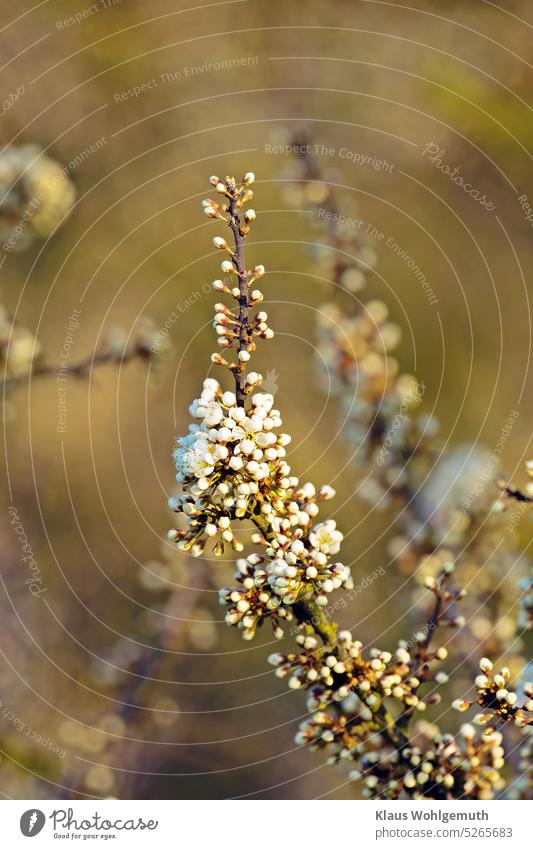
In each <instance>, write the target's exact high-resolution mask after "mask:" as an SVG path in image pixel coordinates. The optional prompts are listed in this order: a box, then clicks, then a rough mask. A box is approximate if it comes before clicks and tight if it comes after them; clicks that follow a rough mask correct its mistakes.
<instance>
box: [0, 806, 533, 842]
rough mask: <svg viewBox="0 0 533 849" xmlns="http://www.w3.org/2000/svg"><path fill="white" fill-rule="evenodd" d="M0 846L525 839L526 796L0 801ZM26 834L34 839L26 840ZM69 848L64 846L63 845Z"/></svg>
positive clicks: (528, 838)
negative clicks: (393, 799)
mask: <svg viewBox="0 0 533 849" xmlns="http://www.w3.org/2000/svg"><path fill="white" fill-rule="evenodd" d="M1 804H2V808H1V816H2V846H5V847H9V849H12V847H17V846H26V847H28V846H32V847H35V849H40V847H43V849H44V847H48V846H55V847H57V846H61V845H63V844H64V843H65V842H66V841H67V840H69V841H71V842H74V843H78V844H79V845H80V846H81V845H84V846H87V845H93V846H94V845H97V846H102V845H111V846H117V847H119V846H120V847H129V846H143V847H152V846H154V847H157V848H158V849H160V847H164V848H165V849H166V847H172V849H179V847H180V846H182V845H184V846H187V847H192V849H208V847H216V849H240V847H241V846H242V847H246V849H272V847H273V846H279V847H280V849H286V847H290V846H291V845H292V846H294V847H295V849H297V847H300V846H302V845H305V844H304V841H308V842H309V846H317V845H322V846H323V847H326V849H328V847H338V846H343V847H345V849H361V847H363V849H368V846H369V845H370V844H372V845H374V846H376V847H378V849H379V847H383V849H387V847H394V848H395V849H399V847H402V849H403V847H406V849H417V847H420V849H426V848H427V847H428V846H432V847H435V849H437V847H442V849H444V847H445V846H446V845H447V844H446V841H448V842H449V841H453V844H454V849H460V848H461V847H467V846H468V847H470V849H475V847H476V846H478V847H479V849H484V847H486V846H489V847H491V846H494V847H496V846H499V847H500V849H505V847H507V846H516V847H520V849H525V847H526V846H530V845H531V820H532V814H533V811H532V807H533V806H532V804H531V803H529V802H388V803H387V802H385V803H379V802H356V801H353V802H350V801H346V802H345V801H317V800H309V801H291V800H284V801H279V802H274V801H223V800H221V801H200V800H193V801H151V800H148V801H145V800H140V801H118V800H104V801H101V802H95V801H82V802H58V801H52V802H47V801H42V800H41V801H35V802H33V801H32V802H27V801H3V802H2V803H1ZM31 840H35V843H32V842H31ZM69 845H71V844H69Z"/></svg>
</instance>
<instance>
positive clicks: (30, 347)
mask: <svg viewBox="0 0 533 849" xmlns="http://www.w3.org/2000/svg"><path fill="white" fill-rule="evenodd" d="M41 354H42V348H41V345H40V343H39V342H38V341H37V339H36V338H35V336H33V334H32V333H30V331H29V330H27V329H26V328H25V327H20V326H19V325H17V324H13V321H12V319H11V317H10V316H9V315H8V312H7V310H6V309H5V307H4V306H3V304H1V303H0V367H1V368H2V370H3V371H4V372H5V373H6V375H7V377H8V378H10V377H13V378H17V377H20V376H21V375H24V374H27V373H29V372H30V371H31V369H32V366H33V365H34V363H35V362H37V361H38V360H39V358H40V357H41Z"/></svg>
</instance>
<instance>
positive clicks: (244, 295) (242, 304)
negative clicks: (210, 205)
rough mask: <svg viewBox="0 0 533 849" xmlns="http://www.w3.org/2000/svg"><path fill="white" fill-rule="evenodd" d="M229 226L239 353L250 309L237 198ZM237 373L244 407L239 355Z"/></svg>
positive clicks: (245, 341)
mask: <svg viewBox="0 0 533 849" xmlns="http://www.w3.org/2000/svg"><path fill="white" fill-rule="evenodd" d="M229 227H230V229H231V232H232V233H233V238H234V241H235V252H234V254H233V256H232V260H233V265H234V266H235V270H236V272H237V277H238V280H239V291H240V296H239V318H238V327H239V343H238V347H237V353H238V354H240V353H241V351H246V350H247V347H248V343H249V333H250V331H249V327H248V310H249V309H250V300H249V287H248V280H249V274H248V272H247V270H246V265H245V263H244V236H243V235H242V233H241V222H240V219H239V215H238V213H237V210H236V208H235V198H230V199H229ZM234 374H235V394H236V396H237V406H238V407H244V402H245V399H246V391H245V390H246V364H245V363H244V362H241V360H239V358H238V357H237V362H236V364H235V368H234Z"/></svg>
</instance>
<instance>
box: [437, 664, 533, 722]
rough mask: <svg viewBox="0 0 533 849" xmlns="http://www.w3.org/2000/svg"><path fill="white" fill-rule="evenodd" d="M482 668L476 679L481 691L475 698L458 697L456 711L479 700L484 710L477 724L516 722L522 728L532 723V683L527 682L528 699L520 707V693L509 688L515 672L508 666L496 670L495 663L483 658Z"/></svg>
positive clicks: (455, 703) (478, 691) (454, 704)
mask: <svg viewBox="0 0 533 849" xmlns="http://www.w3.org/2000/svg"><path fill="white" fill-rule="evenodd" d="M479 668H480V670H481V672H480V674H479V675H477V676H476V679H475V682H474V683H475V685H476V691H477V692H476V699H475V701H467V700H463V699H456V700H455V701H454V703H453V707H454V708H455V710H458V711H466V710H468V709H469V708H470V707H472V705H474V704H476V703H477V704H478V705H481V707H482V708H483V709H484V711H483V713H478V714H476V716H475V717H474V719H473V722H474V723H475V724H476V725H487V724H488V723H495V722H500V723H506V722H514V724H515V725H518V726H519V727H521V728H523V727H524V726H526V725H530V724H531V723H532V722H533V684H531V683H529V682H528V683H526V684H525V685H524V693H525V695H526V701H525V703H524V704H523V705H522V706H521V707H520V706H519V705H518V694H517V693H516V692H514V690H511V689H510V688H509V680H510V677H511V673H510V671H509V669H508V668H507V667H506V666H504V667H503V668H502V669H501V670H500V671H499V672H494V668H493V665H492V662H491V661H490V660H489V659H488V658H487V657H482V658H481V660H480V662H479Z"/></svg>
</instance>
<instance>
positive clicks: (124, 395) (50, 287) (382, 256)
mask: <svg viewBox="0 0 533 849" xmlns="http://www.w3.org/2000/svg"><path fill="white" fill-rule="evenodd" d="M90 9H92V11H90ZM88 10H89V11H88ZM76 14H79V15H81V19H80V18H78V19H76V18H74V20H72V16H75V15H76ZM532 28H533V9H532V7H531V4H530V3H528V2H519V1H517V2H515V1H514V0H509V2H505V3H504V2H503V0H502V2H500V3H496V2H494V3H493V2H488V1H487V2H485V0H459V2H453V0H448V2H446V3H443V2H442V0H441V2H416V0H413V2H410V3H406V4H404V3H396V2H381V0H366V2H364V1H363V0H333V1H332V0H323V2H322V0H308V2H306V3H305V4H302V3H287V2H280V0H270V2H268V3H266V2H263V1H262V0H237V2H232V1H231V0H230V2H222V3H216V2H215V3H210V4H206V3H198V2H195V1H194V0H188V2H178V3H169V2H164V0H152V2H150V3H149V4H147V3H145V2H142V0H122V2H118V0H115V2H113V0H108V1H107V2H106V3H104V2H96V3H94V4H93V5H92V6H91V4H90V3H89V2H85V0H75V2H71V0H65V2H60V0H44V2H38V3H30V2H27V0H21V2H19V3H17V4H16V5H13V4H7V3H6V2H4V3H3V4H2V26H1V30H0V48H1V52H0V59H1V65H2V92H3V97H5V98H9V96H10V95H12V94H13V93H15V92H17V91H18V92H20V93H19V94H18V95H17V97H16V98H15V99H14V101H13V98H11V99H9V100H8V103H9V105H8V107H7V108H6V105H5V103H4V107H3V114H2V117H1V125H0V126H1V139H0V141H1V144H2V148H4V147H7V146H12V145H23V144H24V145H25V144H38V145H40V146H41V147H42V148H43V149H44V150H45V151H46V152H47V154H48V155H49V156H50V157H53V159H55V160H56V161H58V162H59V163H60V164H62V165H67V164H68V163H73V162H74V165H73V166H71V167H70V168H69V176H70V178H71V180H72V182H73V183H74V185H75V187H76V193H77V200H76V202H75V205H74V207H73V209H72V212H71V214H70V215H69V216H68V218H66V220H65V221H64V222H62V225H61V226H60V227H58V228H57V230H56V232H54V233H53V234H52V235H51V236H50V237H49V238H46V239H41V240H39V239H36V240H35V241H33V242H32V244H31V245H29V246H28V247H27V249H26V250H25V251H4V252H3V260H2V266H1V282H0V285H1V296H2V301H3V303H4V305H5V306H6V308H7V309H8V310H9V311H10V313H11V314H12V315H14V316H15V318H16V320H17V322H19V323H20V324H21V325H23V326H24V327H27V328H29V330H30V331H31V332H32V333H33V334H34V335H35V336H37V337H38V339H39V342H40V344H41V345H42V348H43V350H44V352H45V357H46V361H47V362H49V363H52V364H54V363H56V362H58V361H59V360H60V358H61V350H62V347H63V345H64V340H65V336H66V334H67V328H68V323H69V317H70V316H71V315H72V311H73V310H80V311H81V312H80V313H79V328H77V329H76V331H75V333H74V342H73V346H72V349H71V357H72V360H73V361H74V360H77V359H81V358H83V357H84V356H86V355H88V354H90V353H91V352H92V351H93V350H94V349H95V348H97V347H98V345H99V344H100V343H101V339H102V334H103V333H104V332H105V328H109V327H113V326H120V327H123V328H125V330H126V332H129V331H130V330H131V329H132V328H133V327H134V325H135V322H136V321H137V320H138V318H139V316H141V315H149V316H151V317H152V318H153V320H154V322H155V327H156V328H159V329H164V328H165V323H167V325H168V341H169V343H170V344H171V348H170V350H165V351H164V352H163V351H162V352H161V356H160V357H156V358H155V360H154V361H153V362H152V361H151V362H149V363H143V362H140V361H138V360H137V359H135V360H133V361H131V362H129V363H124V364H122V365H120V366H119V365H117V364H114V363H110V364H108V365H106V366H102V367H100V368H98V369H95V370H94V374H92V376H91V379H90V380H86V379H76V378H74V377H71V378H69V380H68V381H67V394H66V398H67V407H68V412H67V414H66V425H65V427H64V429H63V431H61V432H58V392H57V384H56V379H55V377H54V375H53V374H52V375H51V376H49V377H44V376H43V377H40V378H39V379H37V378H35V379H33V380H32V381H31V382H30V383H29V385H26V384H21V385H18V386H16V387H15V388H13V389H12V390H11V391H10V392H9V396H8V397H7V399H6V404H5V415H4V425H3V439H4V450H3V454H2V466H3V468H2V480H3V487H2V490H3V492H2V500H3V505H2V509H1V510H0V520H1V522H2V525H3V528H2V551H1V554H2V560H1V575H2V589H1V593H0V604H1V614H0V635H1V637H0V680H1V682H2V683H1V686H0V700H1V707H0V747H1V763H0V776H1V778H0V792H1V793H2V794H3V795H5V796H6V797H11V798H76V797H87V796H97V797H99V796H109V795H111V796H118V797H129V798H131V797H134V798H227V797H241V796H246V797H250V798H260V799H266V798H296V799H299V798H309V797H321V796H324V797H327V798H348V797H351V796H353V793H354V791H353V788H351V787H349V786H348V785H347V784H346V777H345V776H344V775H343V774H342V773H340V772H338V771H335V770H333V769H331V768H330V767H328V766H326V765H325V763H324V759H323V758H322V757H321V756H320V755H316V754H311V753H309V752H306V751H302V750H298V749H297V748H296V747H295V746H294V743H293V737H294V732H295V730H296V725H297V723H298V721H299V720H300V719H301V718H302V716H303V714H304V711H305V707H304V701H303V699H302V697H301V694H298V693H294V692H292V691H288V690H287V688H286V685H285V684H284V683H283V682H280V681H279V680H278V679H276V678H275V677H274V675H273V673H272V670H271V668H270V667H268V666H267V665H266V662H265V661H266V657H267V655H268V654H269V653H270V652H271V651H272V650H273V648H272V642H271V639H270V635H269V634H268V633H266V630H265V634H264V635H261V637H260V639H259V640H257V641H256V642H254V643H253V644H248V643H243V642H242V641H241V640H240V637H239V635H238V634H237V633H233V632H232V631H231V630H230V629H229V628H226V626H225V625H224V623H223V622H222V621H219V620H221V619H222V618H223V617H222V613H221V610H222V609H221V608H219V607H218V604H217V593H216V588H217V587H218V586H219V585H221V584H224V583H227V582H228V580H230V576H231V573H232V567H231V563H230V562H228V561H226V562H222V563H221V562H218V561H210V560H209V559H207V560H205V561H203V562H202V563H198V564H193V565H192V566H191V564H190V562H189V561H188V560H187V558H185V557H184V556H182V555H179V556H178V555H177V554H176V553H175V552H174V551H173V549H172V547H171V546H170V545H169V544H168V543H166V542H165V535H166V531H167V529H168V528H169V527H170V525H171V522H172V516H171V515H170V514H169V512H168V510H167V508H166V499H167V497H168V496H169V495H171V494H172V493H173V492H174V491H175V481H174V470H173V465H172V461H171V456H170V453H171V449H172V445H173V440H174V438H175V436H176V434H181V433H183V432H185V430H186V427H187V424H188V415H187V407H188V405H189V403H190V401H191V400H192V399H193V398H194V397H196V395H197V394H198V392H199V388H200V385H201V381H202V379H203V378H204V377H205V376H206V374H207V373H210V372H211V366H210V363H209V355H210V353H211V351H212V350H214V347H213V332H212V330H211V329H210V322H211V318H212V305H213V297H212V296H211V294H210V293H209V292H208V291H207V286H206V283H209V281H210V280H212V279H213V277H215V276H217V274H218V262H219V259H220V256H219V255H218V256H217V255H215V254H216V252H215V251H214V249H213V248H212V243H211V238H212V236H213V235H216V234H217V233H218V232H220V228H219V227H217V225H216V223H213V222H210V221H208V220H207V219H206V218H205V217H204V216H202V214H201V209H200V200H201V199H202V198H203V197H205V196H206V194H208V192H209V186H208V182H207V181H208V177H209V175H210V174H217V173H219V174H222V175H225V174H236V175H241V174H242V173H244V172H245V171H247V170H253V171H254V172H255V173H256V178H257V179H256V187H255V189H256V197H255V201H254V206H255V208H256V210H257V213H258V217H257V222H256V224H255V229H254V231H253V235H252V237H251V239H250V242H249V246H248V258H249V260H250V262H253V263H258V262H262V263H264V265H265V266H266V268H267V270H268V272H269V274H268V277H267V278H266V283H265V287H264V288H265V294H266V300H267V307H266V308H267V309H268V312H269V315H270V319H271V324H272V326H273V328H274V329H275V330H276V331H277V337H276V339H275V340H274V342H271V343H268V344H266V343H265V345H264V346H263V347H262V348H261V350H260V352H259V354H258V356H257V368H258V369H259V370H260V371H261V372H262V373H263V374H265V375H267V376H268V380H269V388H270V389H271V390H274V391H275V393H276V402H277V404H278V406H279V407H280V409H281V410H282V415H283V419H284V424H285V427H286V429H287V430H288V432H289V433H291V434H292V435H293V443H292V446H291V453H290V461H291V464H292V466H293V469H294V470H295V472H296V473H297V474H298V475H300V476H301V477H302V478H303V479H311V480H313V481H314V482H315V483H330V484H333V485H334V486H335V487H336V489H337V493H338V495H337V500H336V501H335V502H333V509H334V510H335V518H336V519H337V520H338V523H339V526H340V527H341V528H342V529H343V530H344V531H345V532H346V541H345V544H344V547H343V560H344V562H347V563H350V564H351V566H352V569H353V572H354V574H355V576H356V578H363V577H364V576H366V575H368V574H370V573H371V572H372V571H373V570H374V569H376V568H378V567H379V566H381V565H384V566H385V567H387V568H388V565H389V561H390V557H389V554H388V549H387V540H388V539H390V537H391V535H392V534H394V522H395V516H394V512H393V511H387V510H385V511H381V512H378V511H376V510H374V509H372V508H371V507H369V505H368V504H366V503H365V501H364V500H362V499H361V498H360V497H359V495H358V481H359V478H358V474H357V470H356V469H354V467H353V465H352V464H351V463H350V453H351V450H352V449H351V448H350V447H349V446H348V445H347V443H346V441H345V440H344V438H343V436H342V434H341V433H340V429H339V421H340V420H339V410H338V406H337V404H336V403H335V401H334V399H331V398H330V397H329V396H328V393H327V391H324V384H323V382H322V381H321V380H320V379H319V376H318V371H317V364H316V360H315V357H314V353H313V352H314V345H315V323H316V315H317V310H318V309H319V307H320V305H321V304H322V302H323V301H324V300H326V299H327V298H328V297H329V296H330V292H329V291H328V284H327V281H324V280H321V279H319V278H317V275H316V274H315V273H314V272H315V268H314V259H313V253H312V251H310V250H309V247H310V243H311V242H312V241H313V240H314V239H316V238H317V235H316V231H315V230H314V229H313V227H311V226H310V221H309V213H307V214H306V211H305V210H295V209H294V208H293V207H291V206H289V205H288V204H287V203H286V189H287V185H288V182H287V181H288V180H289V179H290V172H289V170H288V165H289V157H288V156H286V155H284V154H283V153H275V152H272V147H271V146H272V145H280V144H284V143H287V140H288V139H289V137H290V134H291V133H292V132H294V131H297V130H298V131H300V130H302V129H305V130H306V131H307V132H309V133H311V134H312V138H313V142H314V143H317V144H320V145H324V146H325V148H327V149H328V151H327V152H322V154H321V155H319V157H318V159H319V164H320V167H321V168H322V169H323V173H325V175H326V179H327V180H328V181H330V182H333V183H336V184H338V185H339V186H341V187H343V188H342V192H343V194H344V195H345V196H346V198H347V203H348V205H349V206H350V205H351V208H353V214H354V217H359V218H361V219H363V220H364V221H365V222H367V223H370V224H373V225H374V226H375V227H376V228H377V230H378V231H379V232H380V233H382V234H384V238H383V239H381V240H380V238H379V237H377V238H376V237H375V238H374V242H375V247H376V250H377V251H378V254H379V264H378V266H377V270H376V273H374V274H372V275H371V279H370V284H369V286H370V293H371V294H373V295H374V296H375V297H379V298H381V299H383V300H385V301H386V302H387V304H388V305H389V307H390V312H391V316H392V317H393V319H394V320H395V321H397V322H398V324H400V325H401V326H402V329H403V333H404V336H403V342H402V345H401V347H400V351H399V358H400V360H401V363H402V368H404V369H405V370H407V371H410V372H412V373H414V374H416V376H417V378H418V379H419V380H420V381H423V382H424V383H425V385H426V387H427V388H426V392H425V396H424V407H425V408H426V409H428V410H433V411H434V413H435V415H436V416H437V417H438V419H439V421H440V423H441V429H442V433H443V435H444V437H445V438H446V439H449V444H450V447H452V446H460V445H461V444H463V443H464V442H465V441H467V442H479V443H480V444H481V443H482V444H484V445H486V446H488V449H489V450H491V449H493V448H494V446H495V445H496V443H497V441H498V438H499V436H500V431H501V428H502V426H503V425H504V423H505V421H506V419H507V417H508V416H509V413H510V411H512V410H516V411H518V412H519V416H518V417H517V419H516V422H515V424H514V426H513V431H512V437H511V438H510V439H509V440H507V442H506V445H505V449H504V452H503V457H502V460H503V465H502V472H503V470H505V474H506V475H508V476H512V475H513V474H514V475H516V474H518V472H517V469H520V467H521V463H522V461H523V459H524V458H526V457H528V456H529V454H530V439H531V430H532V428H531V418H532V413H533V403H532V401H531V374H530V368H529V360H530V330H531V326H530V306H529V292H530V291H531V290H530V286H531V264H532V259H533V231H532V224H531V222H528V221H527V218H526V213H525V212H524V210H523V208H522V206H521V203H520V201H519V198H520V196H522V195H524V194H525V195H527V196H528V197H529V198H530V199H531V200H530V202H531V203H532V204H533V178H532V173H533V172H532V168H531V159H532V155H531V146H532V141H533V121H532V112H531V105H530V100H531V81H532V79H533V65H532V62H533V47H532V39H531V32H532ZM224 60H225V61H224ZM216 63H222V64H221V65H220V66H219V65H218V64H216ZM210 65H211V67H210ZM134 87H138V89H140V91H132V90H133V89H134ZM128 92H129V93H128ZM12 101H13V102H12ZM429 144H433V145H437V146H438V148H439V149H442V150H443V153H442V155H441V158H442V161H443V162H445V163H446V164H448V165H449V166H450V168H452V169H453V168H455V167H456V166H457V167H459V169H460V173H461V174H462V175H463V176H464V177H465V179H466V180H467V181H468V182H469V183H471V184H472V186H473V187H475V188H476V189H478V190H479V191H480V193H481V194H485V195H486V197H487V199H488V200H489V201H490V202H491V204H493V205H494V208H493V209H492V210H487V209H486V208H484V207H483V206H482V205H480V203H479V202H477V201H476V200H475V199H473V198H472V197H469V196H467V195H466V194H465V192H464V191H463V190H462V189H461V188H460V187H459V186H458V185H457V184H456V183H454V182H452V180H450V178H449V176H447V175H446V174H444V173H443V172H442V171H441V170H439V168H438V167H437V166H436V164H435V163H432V162H431V161H430V159H429V158H428V155H427V154H425V153H424V149H425V147H426V145H429ZM343 150H346V151H348V152H353V153H358V154H361V155H362V156H363V157H364V156H366V157H367V159H366V160H365V161H366V162H368V157H375V158H376V160H386V161H387V162H388V163H389V164H390V165H391V166H392V167H391V168H389V169H385V168H384V167H382V168H377V167H372V165H369V164H361V157H359V162H357V161H356V162H354V161H352V160H350V159H349V158H348V157H347V156H345V155H344V154H343V153H341V151H343ZM389 237H392V238H393V239H394V240H395V242H396V243H397V244H398V245H399V246H401V248H402V249H403V250H404V251H406V252H407V254H408V255H409V256H410V257H412V258H413V259H414V260H415V262H416V263H417V265H418V266H419V267H420V268H421V269H422V270H423V272H424V274H425V275H426V277H427V278H428V280H429V281H430V284H431V288H432V289H433V292H434V293H435V295H436V296H437V298H438V304H437V305H434V306H432V305H430V304H429V303H428V299H427V297H426V295H425V293H424V291H423V290H422V288H421V286H420V283H419V282H418V281H417V279H416V277H415V276H414V275H413V274H412V272H411V271H410V269H409V268H408V266H407V264H406V262H405V260H404V259H402V258H401V256H399V255H398V253H396V252H394V251H393V250H391V249H390V248H388V247H387V246H386V242H387V240H388V238H389ZM371 242H372V239H371ZM169 317H170V322H169ZM172 317H173V318H172ZM164 335H165V338H166V333H165V334H164ZM13 507H14V508H15V509H16V511H17V515H18V518H19V520H20V523H21V524H22V526H23V528H24V532H25V534H26V536H27V539H28V541H29V544H30V546H31V549H32V552H33V555H34V557H35V560H36V562H37V563H38V568H39V571H40V576H41V577H42V587H43V588H44V590H45V591H43V592H42V593H41V594H39V595H38V596H37V597H36V596H33V595H32V594H31V593H30V592H29V590H28V584H27V583H26V580H27V578H28V569H27V565H26V563H25V562H24V561H22V560H21V556H22V551H21V547H20V544H19V541H18V537H17V534H16V533H15V532H14V527H13V522H12V521H11V519H12V516H13V514H12V513H11V514H9V513H8V510H9V508H13ZM518 534H519V535H520V539H521V544H522V545H523V546H524V549H526V548H527V545H528V543H529V538H530V532H529V523H528V522H527V521H525V522H523V523H522V524H521V526H520V528H519V530H518ZM404 581H405V579H404V577H402V576H400V575H398V574H397V572H395V571H394V569H392V568H391V569H390V570H389V571H388V573H387V578H386V581H385V582H384V581H378V582H375V583H374V584H373V585H372V586H370V587H369V588H368V589H367V590H366V591H365V593H364V596H363V600H356V601H354V602H353V604H352V605H351V606H350V607H349V608H347V609H345V610H344V611H343V613H342V615H343V621H344V624H346V625H347V626H349V627H355V626H357V627H358V629H359V634H360V637H361V639H362V640H363V641H364V642H368V643H372V642H374V641H378V644H379V639H380V637H382V640H383V643H386V642H391V641H392V640H394V639H395V638H398V636H399V635H400V634H401V632H402V615H403V611H404V609H405V611H407V609H408V607H409V605H410V595H409V589H408V588H405V586H404ZM386 599H388V600H390V604H382V602H383V601H384V600H386ZM378 606H379V610H377V611H376V612H375V613H373V611H374V608H376V607H378Z"/></svg>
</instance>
